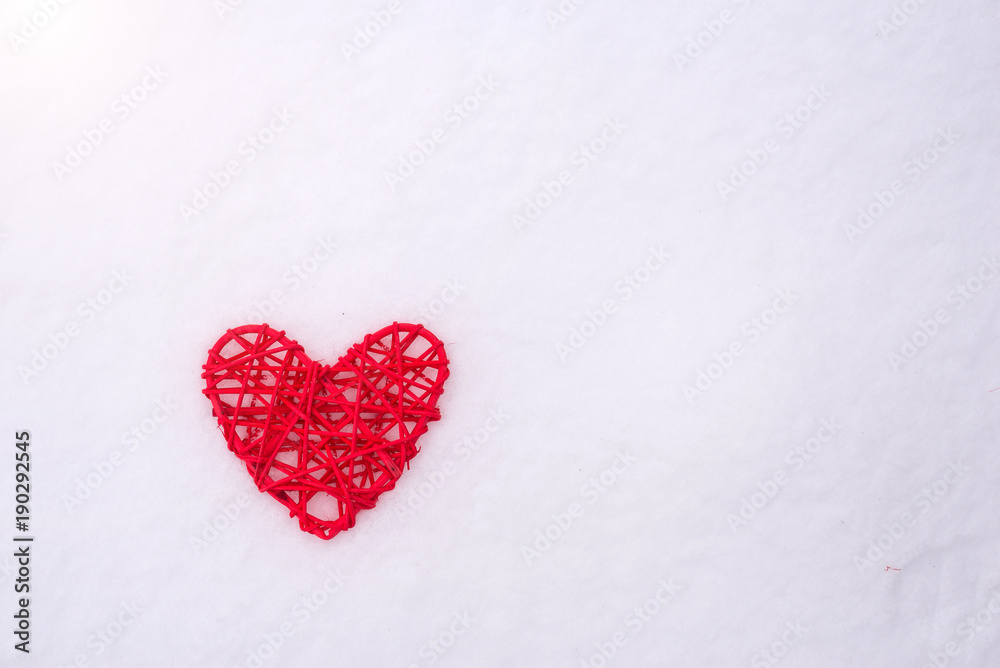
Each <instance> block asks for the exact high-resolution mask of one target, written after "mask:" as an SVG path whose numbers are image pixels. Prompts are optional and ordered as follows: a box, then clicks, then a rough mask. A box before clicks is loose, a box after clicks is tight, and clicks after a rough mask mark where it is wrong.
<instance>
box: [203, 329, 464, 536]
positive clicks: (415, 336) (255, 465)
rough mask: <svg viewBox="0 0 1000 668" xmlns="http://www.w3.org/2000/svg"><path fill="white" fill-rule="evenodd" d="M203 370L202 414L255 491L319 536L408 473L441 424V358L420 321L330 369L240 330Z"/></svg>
mask: <svg viewBox="0 0 1000 668" xmlns="http://www.w3.org/2000/svg"><path fill="white" fill-rule="evenodd" d="M204 369H205V372H204V373H203V374H202V378H204V379H205V385H206V387H205V390H204V393H205V396H207V397H208V398H209V400H210V401H211V402H212V414H213V415H214V416H215V417H216V418H218V420H219V426H220V427H221V428H222V432H223V434H225V436H226V443H227V444H228V445H229V449H230V450H231V451H233V452H234V453H236V456H237V457H239V458H240V459H241V460H242V461H243V462H244V463H245V464H246V467H247V471H249V472H250V475H251V476H253V480H254V482H255V483H256V484H257V489H259V490H260V491H261V492H267V493H268V494H270V495H271V496H273V497H274V498H275V499H277V500H278V501H280V502H281V503H282V504H283V505H284V506H285V507H286V508H288V509H289V510H290V511H291V513H290V515H291V516H292V517H297V518H298V520H299V528H300V529H302V530H303V531H308V532H309V533H312V534H315V535H317V536H319V537H320V538H323V539H326V540H329V539H330V538H333V537H334V536H335V535H337V534H338V533H340V532H341V531H345V530H347V529H350V528H351V527H352V526H354V523H355V521H356V516H357V513H358V511H359V510H363V509H365V508H373V507H374V506H375V503H376V502H377V501H378V497H379V495H380V494H382V492H385V491H388V490H390V489H392V488H393V487H395V485H396V480H397V479H398V478H399V476H400V475H402V473H403V469H404V467H406V468H408V467H409V461H410V459H412V458H413V456H414V455H416V454H417V452H418V450H419V448H417V439H418V438H420V437H421V436H422V435H423V434H424V432H426V431H427V423H428V422H431V421H433V420H437V419H439V418H440V417H441V414H440V411H438V409H437V407H436V406H437V401H438V397H440V396H441V392H442V390H443V387H444V381H445V380H446V379H447V378H448V358H447V356H446V355H445V352H444V344H443V343H441V341H440V340H438V338H437V337H436V336H434V335H433V334H431V333H430V332H429V331H427V330H426V329H424V327H423V326H421V325H406V324H404V325H401V324H399V323H393V324H392V325H391V326H389V327H385V328H383V329H380V330H379V331H377V332H375V333H374V334H369V335H368V336H366V337H365V340H364V342H363V343H357V344H355V345H354V346H353V347H351V349H350V350H348V351H347V354H346V355H344V356H343V357H341V358H340V359H339V360H337V363H336V364H333V365H330V366H324V365H322V364H320V363H319V362H313V361H312V360H310V359H309V358H308V357H307V356H306V354H305V352H303V349H302V346H300V345H299V344H298V343H296V342H295V341H292V340H290V339H288V338H287V337H286V336H285V333H284V332H279V331H276V330H274V329H271V328H270V327H268V326H267V325H244V326H243V327H237V328H236V329H231V330H229V331H228V332H226V334H225V335H224V336H223V337H222V338H221V339H219V341H218V342H217V343H216V344H215V346H213V347H212V349H211V350H209V351H208V363H207V364H205V366H204Z"/></svg>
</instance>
